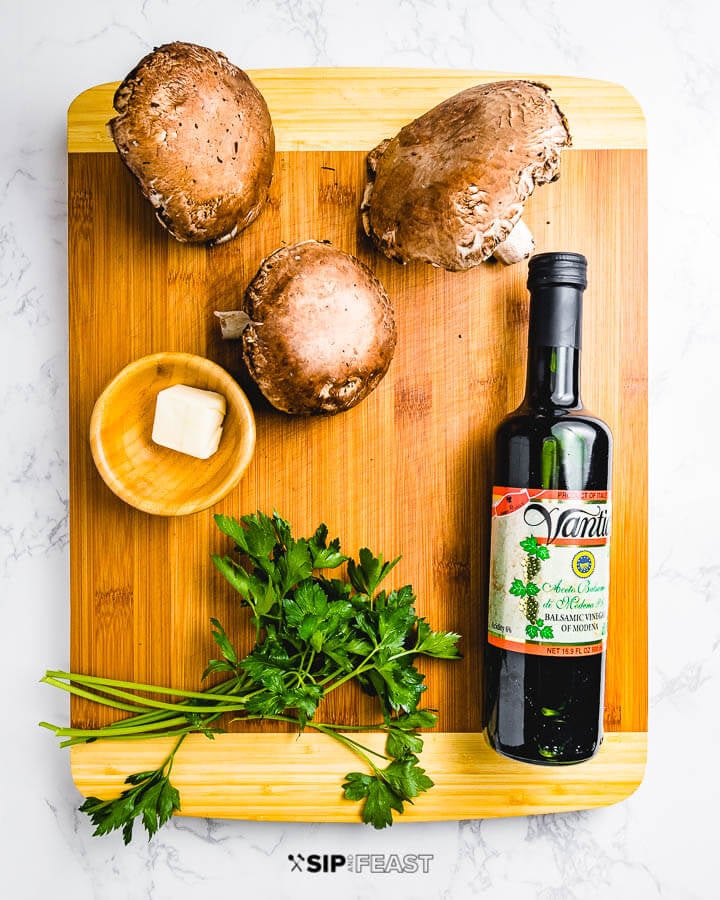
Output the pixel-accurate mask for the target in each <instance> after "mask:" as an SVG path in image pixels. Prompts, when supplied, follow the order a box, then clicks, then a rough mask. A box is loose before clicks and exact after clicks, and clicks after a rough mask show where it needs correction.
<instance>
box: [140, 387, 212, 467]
mask: <svg viewBox="0 0 720 900" xmlns="http://www.w3.org/2000/svg"><path fill="white" fill-rule="evenodd" d="M225 411H226V404H225V398H224V397H223V395H222V394H217V393H215V391H204V390H201V389H200V388H194V387H190V386H189V385H187V384H174V385H173V386H172V387H169V388H165V389H164V390H162V391H160V392H159V393H158V395H157V400H156V402H155V420H154V422H153V430H152V439H153V441H154V442H155V443H156V444H160V446H161V447H168V448H169V449H170V450H177V451H178V452H179V453H186V454H187V455H188V456H195V457H197V459H208V457H210V456H212V455H213V453H215V451H216V450H217V448H218V447H219V446H220V438H221V436H222V423H223V419H224V418H225Z"/></svg>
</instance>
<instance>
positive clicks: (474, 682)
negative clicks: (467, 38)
mask: <svg viewBox="0 0 720 900" xmlns="http://www.w3.org/2000/svg"><path fill="white" fill-rule="evenodd" d="M251 76H252V77H254V78H255V80H256V82H257V83H258V85H259V86H260V88H261V89H262V90H263V91H264V92H265V94H266V97H267V99H268V103H269V106H270V109H271V113H272V115H273V120H274V121H275V123H276V129H277V132H278V147H279V152H278V154H277V159H276V166H275V174H274V178H273V183H272V187H271V191H270V198H269V202H268V204H267V206H266V208H265V209H264V211H263V213H262V214H261V216H260V217H259V219H258V220H257V221H256V222H255V223H254V224H253V225H252V226H251V227H250V228H249V229H247V230H246V231H245V232H244V233H243V234H241V235H240V236H239V237H238V238H237V239H236V240H234V241H231V242H229V243H227V244H224V245H221V246H220V247H216V248H205V247H194V246H188V245H182V244H179V243H177V242H175V241H173V240H172V239H170V238H169V237H168V236H167V235H166V233H165V232H164V231H163V230H162V229H161V228H160V226H159V225H158V224H157V222H156V221H155V218H154V215H153V212H152V210H151V208H150V206H149V204H147V203H146V202H145V201H144V200H143V199H142V197H141V196H140V194H139V191H138V190H137V188H136V186H135V184H134V182H133V180H132V178H131V176H130V175H129V173H128V172H127V171H126V170H125V168H124V167H123V165H122V163H121V162H120V160H119V158H118V157H117V155H116V154H115V153H114V152H113V148H112V144H109V143H108V139H107V136H106V132H105V130H104V125H105V122H106V121H107V120H108V119H109V118H110V117H111V115H112V107H111V101H112V91H113V87H114V86H113V85H101V86H98V87H97V88H92V89H91V90H89V91H87V92H85V93H84V94H82V95H81V96H80V97H79V98H78V99H77V100H76V101H75V102H74V103H73V105H72V106H71V108H70V113H69V120H68V135H69V138H68V141H69V143H68V149H69V159H68V164H69V198H68V208H69V316H70V428H71V435H70V437H71V445H70V460H71V470H70V479H71V497H70V504H71V506H70V533H71V544H70V555H71V560H70V562H71V663H72V668H73V669H74V670H76V671H81V672H92V673H94V674H102V675H107V676H112V677H116V678H125V679H133V680H139V681H144V682H148V681H152V682H155V683H160V684H171V685H173V686H182V687H187V688H197V687H198V684H199V681H198V679H199V674H200V673H201V672H202V670H203V668H204V666H205V664H206V661H207V659H208V658H209V657H210V656H212V655H213V652H214V651H213V642H212V639H211V637H210V629H209V625H208V620H209V618H210V617H211V616H216V617H217V618H219V619H220V620H221V621H222V622H223V623H224V625H225V627H226V629H227V630H228V632H229V633H231V634H232V635H233V637H234V638H235V639H236V641H237V644H238V646H239V649H240V650H242V651H245V650H248V649H249V648H250V641H251V634H250V629H249V627H248V625H247V621H246V613H245V612H244V611H243V610H241V609H240V608H239V606H238V604H237V602H236V599H235V597H234V596H233V595H232V592H231V590H230V589H229V588H228V587H227V586H226V585H225V584H224V582H222V580H221V578H220V576H219V575H217V573H216V572H215V571H214V569H213V567H212V566H211V565H210V563H209V556H210V554H211V553H213V552H225V551H227V550H228V549H229V547H228V545H227V542H226V540H225V539H224V538H223V537H222V536H221V535H220V534H219V533H218V532H217V530H216V529H215V526H214V523H213V521H212V514H213V513H216V512H222V513H225V514H229V515H237V516H239V515H242V514H245V513H248V512H252V511H254V510H255V509H263V510H266V511H271V510H272V509H273V508H276V509H277V510H278V511H279V512H280V513H281V514H282V515H283V516H285V517H286V518H287V519H289V520H290V521H291V522H292V524H293V526H294V528H295V530H296V532H297V533H305V532H307V531H308V530H310V529H314V527H315V526H316V525H317V524H318V523H319V522H320V521H325V522H326V523H327V524H328V526H329V529H330V532H331V534H332V535H335V534H337V535H339V536H340V537H341V539H342V542H343V546H344V548H345V549H346V550H347V551H349V552H351V553H357V551H358V549H359V548H360V547H362V546H369V547H371V548H372V549H373V550H375V552H378V551H381V552H383V553H384V554H385V556H386V557H390V556H396V555H399V554H402V561H401V563H400V564H399V565H398V567H397V569H396V570H395V572H394V573H393V583H394V584H395V585H400V584H404V583H412V584H413V585H414V587H415V590H416V593H417V596H418V608H419V611H420V612H421V613H422V614H423V615H426V616H427V617H428V618H429V620H430V621H431V622H432V623H433V625H434V626H435V627H436V628H440V629H452V630H457V631H459V632H461V634H462V635H463V641H462V650H463V657H464V658H463V660H462V661H460V662H456V663H439V662H428V663H427V664H426V665H425V667H424V671H425V672H426V674H427V681H428V691H427V694H426V705H428V706H432V707H438V708H439V709H440V711H441V719H440V725H439V728H438V731H437V732H434V733H432V734H431V735H428V747H427V750H426V754H425V757H424V759H425V763H426V765H427V768H428V771H429V773H430V774H431V775H432V777H433V778H434V779H435V780H436V782H437V787H436V788H434V789H433V791H431V792H430V793H429V794H428V795H427V797H423V798H422V799H421V800H420V801H418V803H416V804H415V806H414V807H413V809H412V812H411V814H410V816H411V818H413V819H414V820H422V819H441V818H468V817H481V816H491V815H507V814H513V813H514V814H521V813H527V812H547V811H552V810H557V809H578V808H584V807H587V806H595V805H602V804H605V803H610V802H614V801H615V800H618V799H621V798H622V797H623V796H626V795H627V794H629V793H630V792H631V791H632V790H633V789H634V788H635V787H636V786H637V784H638V783H639V782H640V780H641V778H642V771H643V766H644V755H645V731H646V727H647V659H646V653H647V621H646V617H647V589H646V577H647V568H646V567H647V561H646V554H647V527H646V526H647V447H646V434H647V431H646V428H647V391H646V366H647V353H646V298H647V282H646V279H647V273H646V257H647V247H646V240H647V221H646V207H647V197H646V151H645V146H644V144H645V138H644V122H643V118H642V114H641V112H640V110H639V109H638V107H637V104H636V103H635V101H634V100H633V99H632V97H630V95H628V94H627V92H625V91H624V90H623V89H622V88H620V87H619V86H617V85H608V84H607V83H605V82H592V81H584V80H579V79H569V78H561V79H553V78H551V77H549V76H541V77H539V79H538V80H541V81H544V82H546V83H548V84H549V85H550V86H551V87H553V91H554V95H555V96H556V98H557V99H558V101H559V102H560V103H561V106H562V107H563V109H564V111H565V112H566V114H567V116H568V119H569V121H570V126H571V130H572V131H573V136H574V149H572V150H570V151H566V153H565V154H564V156H563V160H562V165H561V177H560V179H559V181H558V182H556V183H555V184H553V185H549V186H546V187H543V188H540V189H538V190H537V192H536V193H535V195H534V196H533V197H532V198H531V200H530V202H529V203H528V205H527V209H526V214H525V220H526V221H527V223H528V225H529V226H530V228H531V230H532V231H533V233H534V234H535V237H536V241H537V247H538V250H549V249H571V250H578V251H581V252H583V253H585V254H586V255H587V257H588V259H589V263H590V285H589V288H588V291H587V295H586V296H587V302H586V312H585V328H584V337H585V342H584V356H583V376H584V398H585V402H586V405H587V406H588V407H589V408H590V409H592V410H593V411H594V412H596V413H597V414H599V415H601V416H602V417H603V418H604V419H606V420H607V421H608V422H609V424H610V426H611V428H612V429H613V432H614V435H615V447H616V455H615V470H614V522H613V528H614V543H613V557H612V573H611V615H610V636H609V650H608V670H607V700H606V716H605V725H606V728H607V730H608V732H609V733H608V737H607V740H606V742H605V745H604V746H603V748H602V750H601V753H600V754H599V756H598V758H597V759H596V760H594V761H593V762H592V763H590V764H586V765H583V766H576V767H569V768H563V769H559V770H555V769H538V768H537V767H532V766H523V765H522V764H516V763H511V762H510V761H508V760H504V759H502V758H500V757H499V756H497V755H496V754H494V753H493V751H492V750H491V749H490V748H489V746H488V745H487V742H486V740H485V738H484V736H483V735H482V728H483V724H484V723H483V721H482V715H481V709H482V690H481V684H482V664H483V651H482V647H483V638H482V632H483V623H484V618H485V615H486V605H485V604H486V598H485V562H484V553H485V547H486V540H487V528H486V521H487V500H488V496H487V494H488V486H489V465H490V436H491V434H492V430H493V428H494V426H495V424H496V422H497V421H498V420H499V419H500V418H501V417H502V416H503V415H504V414H505V413H506V412H508V411H509V410H511V409H512V408H513V407H514V406H515V405H517V403H518V402H519V400H520V397H521V394H522V388H523V379H524V359H525V350H524V345H525V334H526V326H527V300H526V290H525V285H524V281H525V278H526V274H527V266H526V264H524V263H523V264H520V265H517V266H514V267H510V268H504V267H501V266H499V265H496V264H486V265H483V266H481V267H479V268H477V269H475V270H472V271H470V272H465V273H447V272H443V271H440V270H436V269H433V268H431V267H429V266H426V265H419V264H410V265H408V266H405V267H403V266H399V265H397V264H395V263H392V262H390V261H388V260H386V259H385V258H384V257H381V256H380V255H378V254H377V253H375V252H374V251H373V250H372V248H371V247H370V245H369V244H368V242H367V241H366V239H365V238H364V237H363V235H362V234H361V233H360V229H359V223H358V214H357V211H358V205H359V202H360V199H361V196H362V191H363V187H364V181H365V154H366V152H367V150H369V149H371V148H372V146H373V145H374V143H375V142H376V141H377V140H379V139H380V138H382V137H385V136H389V135H391V134H392V133H393V132H394V131H395V130H396V129H397V127H399V126H400V125H402V124H403V123H404V122H406V121H409V120H410V119H412V118H413V117H414V116H416V115H417V114H418V113H420V112H421V111H422V110H423V109H426V108H428V107H430V106H432V105H433V104H434V103H436V102H438V100H440V99H442V98H443V97H444V96H449V95H450V94H452V93H454V91H456V90H459V89H460V88H462V87H465V86H468V85H469V84H472V83H477V82H480V81H487V80H492V78H494V77H495V73H482V72H443V71H431V72H427V71H425V72H419V71H414V70H408V71H407V72H404V71H403V70H362V69H361V70H353V69H349V70H342V69H341V70H291V71H288V72H280V71H278V72H273V71H268V70H264V71H262V72H258V73H251ZM598 122H600V125H598ZM307 238H315V239H320V240H331V241H332V242H333V243H334V244H336V245H337V246H339V247H341V248H343V249H345V250H348V251H350V252H352V253H355V254H356V255H357V256H359V257H360V258H361V259H362V260H363V261H364V262H366V263H367V264H368V265H369V266H370V267H371V268H372V269H373V270H374V271H375V273H376V274H377V275H378V277H379V278H380V279H381V281H382V282H383V283H384V284H385V286H386V288H387V290H388V293H389V295H390V297H391V298H392V300H393V303H394V306H395V310H396V317H397V323H398V344H397V350H396V354H395V358H394V360H393V363H392V365H391V368H390V371H389V373H388V375H387V377H386V378H385V379H384V381H383V382H382V383H381V385H380V387H379V388H378V389H377V390H376V391H375V392H374V393H373V394H372V395H371V396H370V397H369V398H368V399H367V400H366V401H365V402H363V403H362V404H360V405H359V406H358V407H356V408H355V409H353V410H351V411H349V412H347V413H345V414H342V415H339V416H335V417H331V418H313V419H294V418H290V417H286V416H283V415H281V414H279V413H277V412H275V411H273V410H271V409H270V408H268V406H267V404H265V403H264V401H263V400H262V398H261V397H259V396H258V394H257V392H256V391H254V390H253V387H252V385H251V384H249V383H248V380H247V377H246V375H245V374H244V372H243V370H242V365H241V363H240V360H239V353H238V348H237V345H235V344H233V343H230V342H223V341H222V340H220V338H219V333H218V330H217V323H216V320H215V318H214V316H213V314H212V313H213V310H215V309H232V308H237V306H238V305H239V303H240V299H241V296H242V293H243V291H244V288H245V286H246V285H247V283H248V282H249V280H250V279H251V277H252V276H253V274H254V273H255V271H256V270H257V268H258V266H259V264H260V261H261V260H262V259H263V257H265V256H266V255H268V254H269V253H270V252H272V251H273V250H275V249H276V248H277V247H279V246H281V245H282V244H286V243H291V242H294V241H297V240H303V239H307ZM162 350H177V351H185V352H190V353H197V354H201V355H205V356H208V357H209V358H211V359H213V360H215V361H216V362H218V363H219V364H220V365H222V366H224V367H225V368H226V369H228V371H230V372H231V373H232V374H234V375H235V376H236V377H237V378H238V380H239V381H240V382H241V383H242V384H243V385H244V386H245V387H246V389H247V391H248V393H249V396H250V398H251V401H252V402H253V404H254V407H255V412H256V419H257V446H256V453H255V457H254V460H253V462H252V463H251V465H250V468H249V469H248V471H247V473H246V476H245V477H244V479H243V480H242V481H241V483H240V485H239V486H238V487H237V488H236V489H235V490H234V491H232V492H231V493H230V494H229V495H228V496H227V497H226V498H225V500H223V501H222V502H221V503H219V504H218V505H217V506H216V507H214V508H213V509H211V510H207V511H204V512H201V513H198V514H196V515H194V516H190V517H184V518H178V519H163V518H154V517H151V516H148V515H146V514H144V513H141V512H138V511H135V510H133V509H130V508H129V507H127V506H125V505H124V504H123V503H122V502H121V501H120V500H118V499H117V498H116V497H115V496H114V495H113V494H112V493H111V492H110V491H109V490H108V489H107V488H106V487H105V485H104V483H103V482H102V481H101V479H100V477H99V476H98V474H97V472H96V471H95V469H94V466H93V462H92V458H91V455H90V449H89V444H88V424H89V421H90V413H91V411H92V407H93V404H94V402H95V399H96V398H97V396H98V395H99V394H100V392H101V391H102V389H103V387H104V386H105V385H106V384H107V382H108V381H109V380H110V379H111V378H112V377H113V375H115V374H116V373H117V372H118V371H119V370H120V369H121V368H122V367H123V366H124V365H126V364H127V363H128V362H130V361H132V360H133V359H136V358H137V357H140V356H143V355H145V354H148V353H154V352H158V351H162ZM324 715H325V716H327V717H328V718H332V719H335V720H342V721H344V722H346V723H347V724H350V725H352V724H355V723H357V722H360V721H363V720H367V719H368V717H372V716H375V715H376V711H375V709H374V707H373V704H372V702H371V701H370V700H369V699H368V698H367V697H365V696H363V695H362V694H360V693H359V692H358V691H356V690H354V689H353V688H352V687H350V686H348V687H347V689H346V690H342V691H338V692H336V695H333V696H332V697H330V698H328V700H327V701H326V707H325V712H324ZM71 717H72V721H73V724H75V725H100V724H103V723H105V722H107V721H110V714H109V713H108V711H106V710H98V709H94V708H92V707H91V706H90V705H88V704H87V703H85V702H84V701H80V700H77V699H76V698H74V699H73V703H72V706H71ZM229 727H230V729H231V732H232V733H230V734H228V735H224V736H220V737H219V738H218V740H216V741H215V742H210V741H207V740H206V739H204V738H197V739H193V740H192V741H191V742H187V743H186V745H185V746H184V747H183V750H182V752H181V754H180V755H179V756H178V760H177V762H176V769H175V771H176V777H177V779H178V784H179V786H180V788H181V793H182V797H183V811H184V812H185V813H186V814H191V815H200V814H202V815H223V816H235V817H241V818H270V819H298V820H312V821H352V820H355V819H356V817H357V809H356V807H355V805H354V804H351V803H348V802H345V801H342V800H341V798H340V790H339V785H340V781H341V778H342V775H344V774H345V772H347V771H349V770H350V769H352V768H353V767H355V766H356V763H355V760H354V758H352V757H348V756H347V755H346V754H345V752H344V751H343V750H342V749H340V750H338V749H337V748H336V747H335V746H329V745H328V741H327V740H325V739H323V738H322V736H312V735H305V736H303V738H302V739H301V740H300V741H296V740H295V739H294V737H293V736H292V735H288V734H286V733H285V734H284V733H283V729H282V727H279V726H277V725H272V726H260V725H254V726H253V727H252V728H248V727H247V726H246V727H243V726H241V725H238V724H234V725H231V726H229ZM162 747H163V742H162V741H160V742H154V743H153V742H150V741H142V742H132V743H123V744H109V743H108V742H98V743H95V744H91V745H84V746H76V747H73V748H72V751H71V752H72V770H73V775H74V777H75V779H76V783H77V784H78V787H79V788H80V789H81V790H82V791H83V792H84V793H93V794H99V795H100V796H106V795H110V794H112V793H113V792H114V791H117V790H118V789H119V786H120V783H121V781H122V778H123V777H124V776H125V775H127V774H128V773H130V772H132V771H136V770H137V769H138V768H147V765H148V764H150V763H151V762H152V761H154V760H160V759H161V758H162ZM338 773H339V774H338ZM271 784H273V785H278V787H277V788H271V787H270V785H271ZM220 795H223V796H222V798H221V799H219V798H220Z"/></svg>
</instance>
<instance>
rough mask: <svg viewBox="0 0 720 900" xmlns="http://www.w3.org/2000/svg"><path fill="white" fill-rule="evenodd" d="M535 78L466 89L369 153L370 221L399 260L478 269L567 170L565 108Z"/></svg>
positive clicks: (366, 219) (378, 239)
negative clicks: (539, 191) (563, 159)
mask: <svg viewBox="0 0 720 900" xmlns="http://www.w3.org/2000/svg"><path fill="white" fill-rule="evenodd" d="M548 91H549V88H548V87H546V86H545V85H543V84H538V83H536V82H531V81H499V82H494V83H491V84H480V85H476V86H475V87H471V88H468V89H467V90H465V91H461V92H460V93H459V94H456V95H455V96H454V97H450V98H449V99H448V100H445V101H444V102H443V103H440V104H439V105H438V106H436V107H434V108H433V109H431V110H430V111H429V112H427V113H425V114H424V115H422V116H420V118H418V119H416V120H415V121H414V122H411V123H410V124H409V125H406V126H405V127H404V128H403V129H402V130H401V131H400V132H399V133H398V134H397V135H396V136H395V137H394V138H392V140H389V141H384V142H383V143H382V144H380V145H379V146H378V147H376V148H375V149H374V150H373V151H372V152H371V153H370V155H369V157H368V172H369V179H370V181H369V184H368V187H367V189H366V192H365V198H364V200H363V206H362V216H363V224H364V227H365V230H366V232H367V233H368V234H369V235H370V236H371V237H372V239H373V241H374V243H375V244H376V245H377V247H378V248H379V249H380V250H382V252H383V253H384V254H385V255H386V256H388V257H390V258H391V259H397V260H399V261H401V262H407V261H408V260H411V259H417V260H425V261H426V262H429V263H432V264H433V265H437V266H441V267H442V268H444V269H450V270H452V271H457V270H459V269H468V268H471V267H472V266H475V265H477V264H478V263H480V262H482V261H483V260H485V259H487V258H488V257H490V256H491V255H492V253H493V250H494V249H495V247H496V246H497V245H498V244H500V243H501V242H502V241H504V240H505V238H506V237H507V236H508V234H509V233H510V231H511V230H512V228H513V226H514V225H515V223H516V222H517V221H518V219H519V218H520V216H521V215H522V212H523V204H524V203H525V201H526V200H527V198H528V197H529V196H530V194H531V193H532V192H533V189H534V187H535V186H536V185H538V184H544V183H546V182H548V181H554V180H555V179H556V178H557V177H558V175H559V171H558V167H559V163H560V151H561V150H562V149H563V148H564V147H567V146H569V145H570V141H571V139H570V133H569V131H568V128H567V123H566V121H565V117H564V116H563V114H562V113H561V112H560V110H559V108H558V106H557V104H556V103H555V102H554V101H553V100H551V99H550V97H549V96H548Z"/></svg>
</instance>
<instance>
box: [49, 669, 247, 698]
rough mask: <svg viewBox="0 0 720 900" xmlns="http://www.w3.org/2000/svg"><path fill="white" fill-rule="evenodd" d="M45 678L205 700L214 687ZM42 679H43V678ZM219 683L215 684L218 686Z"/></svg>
mask: <svg viewBox="0 0 720 900" xmlns="http://www.w3.org/2000/svg"><path fill="white" fill-rule="evenodd" d="M45 677H46V678H48V677H49V678H62V679H64V680H65V681H76V682H77V683H78V684H88V685H103V684H105V685H109V686H110V687H115V688H130V689H131V690H133V691H147V692H148V693H153V694H170V695H172V696H175V697H186V698H199V699H201V700H205V699H206V698H207V695H208V694H209V693H211V692H213V691H214V688H208V690H207V691H185V690H182V689H180V688H170V687H160V686H158V685H156V684H140V683H139V682H135V681H118V680H117V679H115V678H101V677H99V676H97V675H78V674H77V673H75V672H54V671H48V672H46V673H45ZM43 680H44V679H43ZM231 681H232V679H228V680H227V681H223V682H221V685H225V684H228V683H230V682H231ZM221 685H216V686H215V687H216V688H218V687H220V686H221Z"/></svg>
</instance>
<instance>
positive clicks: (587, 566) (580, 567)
mask: <svg viewBox="0 0 720 900" xmlns="http://www.w3.org/2000/svg"><path fill="white" fill-rule="evenodd" d="M572 570H573V572H574V573H575V574H576V575H577V576H578V578H589V577H590V576H591V575H592V573H593V572H594V571H595V557H594V556H593V555H592V553H591V552H590V551H589V550H579V551H578V552H577V553H576V554H575V556H573V561H572Z"/></svg>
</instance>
